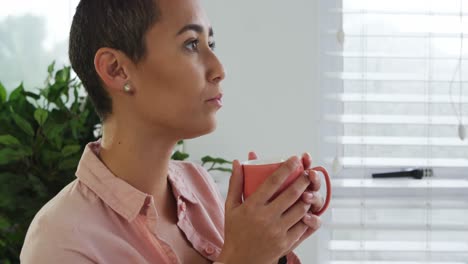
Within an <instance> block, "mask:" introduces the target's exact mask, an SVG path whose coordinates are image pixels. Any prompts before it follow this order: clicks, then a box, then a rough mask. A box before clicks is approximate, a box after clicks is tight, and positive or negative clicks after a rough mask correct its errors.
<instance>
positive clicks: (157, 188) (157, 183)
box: [100, 120, 177, 202]
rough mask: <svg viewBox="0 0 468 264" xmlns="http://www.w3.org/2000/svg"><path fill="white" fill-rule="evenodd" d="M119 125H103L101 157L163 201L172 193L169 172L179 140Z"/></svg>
mask: <svg viewBox="0 0 468 264" xmlns="http://www.w3.org/2000/svg"><path fill="white" fill-rule="evenodd" d="M148 131H149V130H148V128H143V127H138V125H137V124H128V123H127V124H119V122H118V121H117V120H108V121H106V123H105V124H104V125H103V136H102V139H101V152H100V158H101V160H102V162H103V163H104V164H105V165H106V166H107V167H108V168H109V170H110V171H112V173H113V174H114V175H116V176H117V177H119V178H121V179H123V180H124V181H126V182H127V183H129V184H130V185H132V186H133V187H135V188H136V189H138V190H140V191H142V192H144V193H147V194H150V195H153V196H154V199H155V201H157V202H158V201H163V200H165V198H166V197H167V195H168V191H169V190H170V188H168V183H167V173H168V167H169V161H170V158H171V155H172V150H173V148H174V146H175V144H176V143H177V140H176V139H170V138H169V137H168V136H165V135H164V134H163V133H159V135H158V133H157V132H156V133H155V132H154V131H151V133H149V132H148Z"/></svg>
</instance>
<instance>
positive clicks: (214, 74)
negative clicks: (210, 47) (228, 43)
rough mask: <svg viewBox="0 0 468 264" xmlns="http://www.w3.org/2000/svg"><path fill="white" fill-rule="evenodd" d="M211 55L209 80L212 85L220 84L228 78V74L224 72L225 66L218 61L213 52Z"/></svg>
mask: <svg viewBox="0 0 468 264" xmlns="http://www.w3.org/2000/svg"><path fill="white" fill-rule="evenodd" d="M210 55H211V56H210V58H209V63H208V73H207V74H208V76H207V79H208V81H209V82H211V83H214V84H219V83H220V82H221V81H222V80H224V78H225V77H226V72H225V71H224V67H223V64H222V63H221V61H220V60H219V59H218V56H216V54H214V53H213V52H210Z"/></svg>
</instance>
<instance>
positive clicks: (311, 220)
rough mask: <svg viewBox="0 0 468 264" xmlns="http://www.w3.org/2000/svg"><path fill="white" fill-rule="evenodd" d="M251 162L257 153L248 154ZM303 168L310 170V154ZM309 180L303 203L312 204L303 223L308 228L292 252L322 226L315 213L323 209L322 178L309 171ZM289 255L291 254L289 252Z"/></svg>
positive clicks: (304, 160)
mask: <svg viewBox="0 0 468 264" xmlns="http://www.w3.org/2000/svg"><path fill="white" fill-rule="evenodd" d="M248 159H249V160H256V159H258V156H257V154H256V153H255V152H253V151H251V152H249V154H248ZM301 161H302V166H303V167H304V169H306V170H308V169H310V167H311V166H312V157H311V156H310V154H309V153H304V154H302V157H301ZM308 173H309V179H310V185H309V186H308V187H307V190H306V191H305V192H304V193H303V194H302V201H303V202H305V203H307V204H310V205H311V207H310V210H309V212H308V213H307V215H304V217H303V218H302V221H303V223H304V224H305V225H307V226H308V228H307V230H306V231H305V232H304V234H303V235H302V237H301V238H300V239H299V240H298V241H297V242H296V243H295V244H294V246H293V247H292V248H291V250H290V251H293V250H294V249H295V248H296V247H298V246H299V245H300V244H301V243H302V242H303V241H304V240H306V239H307V238H308V237H309V236H311V235H312V234H313V233H315V231H317V230H318V229H319V228H320V226H321V223H322V222H321V220H320V218H319V217H318V216H316V215H315V214H314V213H316V212H318V211H319V210H320V209H321V208H322V207H323V204H324V202H323V198H322V196H321V195H320V193H319V192H318V191H319V190H320V186H321V185H320V178H319V175H318V173H317V172H316V171H313V170H309V171H308ZM288 253H289V252H288Z"/></svg>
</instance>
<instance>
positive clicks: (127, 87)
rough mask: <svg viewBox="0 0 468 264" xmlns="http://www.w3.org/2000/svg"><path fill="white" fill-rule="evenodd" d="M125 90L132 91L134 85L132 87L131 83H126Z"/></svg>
mask: <svg viewBox="0 0 468 264" xmlns="http://www.w3.org/2000/svg"><path fill="white" fill-rule="evenodd" d="M123 90H124V92H126V93H130V92H131V91H132V87H130V84H129V83H126V84H125V85H124V87H123Z"/></svg>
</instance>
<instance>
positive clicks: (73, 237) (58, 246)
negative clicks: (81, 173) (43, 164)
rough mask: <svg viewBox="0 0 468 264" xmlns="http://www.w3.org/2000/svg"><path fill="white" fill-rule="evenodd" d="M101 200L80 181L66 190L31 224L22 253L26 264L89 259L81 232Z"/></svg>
mask: <svg viewBox="0 0 468 264" xmlns="http://www.w3.org/2000/svg"><path fill="white" fill-rule="evenodd" d="M98 200H99V199H98V197H97V196H96V195H94V193H92V192H91V191H90V190H89V189H88V188H87V187H86V186H84V185H83V184H82V183H80V182H79V181H78V180H75V181H73V182H71V183H70V184H68V185H67V186H66V187H64V188H63V189H62V190H61V191H60V192H59V193H58V194H57V195H56V196H55V197H54V198H52V199H51V200H50V201H49V202H47V203H46V204H45V205H44V206H43V207H42V208H41V209H40V210H39V211H38V212H37V214H36V215H35V217H34V219H33V221H32V222H31V224H30V226H29V228H28V231H27V234H26V238H25V242H24V244H23V248H22V250H21V256H20V257H21V260H22V262H23V261H24V263H30V261H32V260H38V259H39V260H44V261H45V260H49V259H51V258H60V256H64V255H70V254H72V255H76V256H77V257H85V256H86V254H85V252H86V250H85V248H86V241H83V239H82V238H81V232H80V230H79V229H80V227H81V226H82V225H83V224H84V223H86V221H87V217H86V216H89V215H93V214H95V213H96V212H95V211H96V210H95V209H93V204H95V205H97V204H98V203H99V201H98ZM90 205H91V206H90ZM95 207H96V206H94V208H95ZM69 257H70V256H68V257H67V259H68V258H69ZM85 260H86V258H85ZM39 262H40V261H39ZM36 263H38V262H36ZM84 263H86V262H84Z"/></svg>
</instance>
